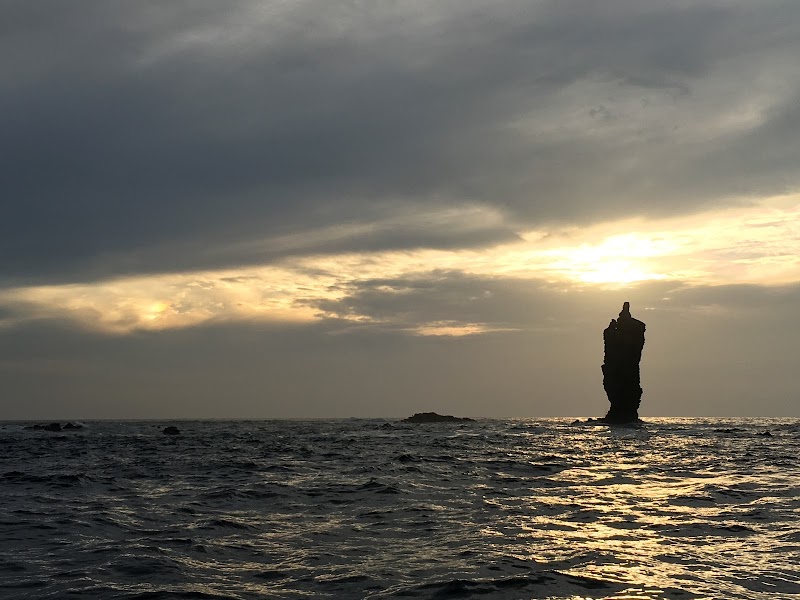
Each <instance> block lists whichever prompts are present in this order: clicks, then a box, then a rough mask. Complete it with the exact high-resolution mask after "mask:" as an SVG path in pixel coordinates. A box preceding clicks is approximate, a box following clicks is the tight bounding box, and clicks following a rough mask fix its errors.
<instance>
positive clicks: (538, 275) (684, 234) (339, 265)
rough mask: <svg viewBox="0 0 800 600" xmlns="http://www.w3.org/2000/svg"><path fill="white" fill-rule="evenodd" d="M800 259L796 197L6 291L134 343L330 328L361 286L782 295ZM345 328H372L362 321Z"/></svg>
mask: <svg viewBox="0 0 800 600" xmlns="http://www.w3.org/2000/svg"><path fill="white" fill-rule="evenodd" d="M437 218H441V215H439V216H438V217H437ZM799 256H800V200H799V199H798V197H796V196H791V197H779V198H773V199H769V200H765V201H762V202H757V203H751V204H746V205H742V206H739V207H737V208H729V209H725V210H718V211H712V212H707V213H702V214H697V215H692V216H686V217H681V218H673V219H665V220H650V221H647V220H643V219H637V220H624V221H618V222H609V223H604V224H600V225H596V226H593V227H589V228H582V229H578V228H568V229H563V230H554V231H541V230H537V231H529V232H525V233H523V234H522V235H521V238H520V241H518V242H515V243H508V244H503V245H498V246H495V247H491V248H485V249H480V250H451V251H446V250H413V251H384V252H371V253H345V254H329V255H315V256H307V257H302V258H294V259H287V260H284V261H282V262H280V263H278V264H274V265H269V266H259V267H247V268H242V269H226V270H217V271H202V272H194V273H177V274H175V273H172V274H158V275H146V276H145V275H142V276H136V277H128V278H117V279H111V280H107V281H101V282H97V283H89V284H70V285H49V286H33V287H20V288H16V289H10V290H6V291H4V292H3V293H2V297H1V299H2V301H3V302H4V303H7V304H13V305H15V306H21V307H24V310H22V311H21V314H23V315H26V317H27V318H30V317H48V316H50V317H53V316H55V317H60V318H68V319H72V320H75V321H77V322H79V323H81V324H82V325H84V326H85V327H87V328H92V329H100V330H104V331H108V332H113V333H126V332H131V331H135V330H157V329H170V328H181V327H190V326H193V325H197V324H200V323H204V322H208V321H232V320H262V321H278V322H303V321H311V320H314V319H317V318H321V316H322V313H320V311H319V310H318V309H316V308H314V306H315V305H317V304H318V303H319V302H320V301H323V300H338V299H341V298H343V297H345V296H346V295H347V294H348V293H349V292H350V290H351V287H352V286H353V285H355V284H357V283H358V282H363V281H367V280H373V279H381V278H391V279H394V280H402V279H404V278H413V277H416V276H419V275H420V274H424V273H431V272H436V271H439V272H461V273H464V274H466V275H474V276H480V277H482V278H486V277H497V278H513V279H538V280H545V281H549V282H551V283H557V284H560V285H563V286H567V287H570V286H605V287H609V286H612V287H613V286H631V285H636V284H637V283H640V282H645V281H653V280H666V281H676V282H680V283H681V284H688V285H692V284H695V285H724V284H734V283H755V284H767V285H770V284H775V285H777V284H784V283H789V282H793V281H798V280H800V258H798V257H799ZM387 293H388V292H387ZM15 318H19V317H15ZM347 318H350V319H352V320H354V321H359V320H360V321H364V322H367V321H369V319H367V318H365V317H362V316H360V315H351V316H349V317H347ZM488 330H491V329H490V328H488V327H487V326H485V325H483V324H480V323H460V322H446V323H444V322H420V323H419V324H418V325H417V326H416V327H415V331H416V333H418V334H420V335H467V334H474V333H482V332H485V331H488Z"/></svg>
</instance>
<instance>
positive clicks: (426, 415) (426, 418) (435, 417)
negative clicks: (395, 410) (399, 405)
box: [401, 412, 475, 423]
mask: <svg viewBox="0 0 800 600" xmlns="http://www.w3.org/2000/svg"><path fill="white" fill-rule="evenodd" d="M464 422H475V419H470V418H469V417H454V416H452V415H440V414H438V413H435V412H423V413H415V414H414V415H413V416H411V417H408V418H406V419H403V420H402V421H401V423H464Z"/></svg>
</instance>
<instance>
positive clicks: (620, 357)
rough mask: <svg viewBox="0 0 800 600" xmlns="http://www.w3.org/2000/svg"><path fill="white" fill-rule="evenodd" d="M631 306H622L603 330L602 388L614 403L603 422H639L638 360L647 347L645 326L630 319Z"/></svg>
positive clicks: (639, 389) (640, 393) (640, 390)
mask: <svg viewBox="0 0 800 600" xmlns="http://www.w3.org/2000/svg"><path fill="white" fill-rule="evenodd" d="M630 306H631V305H630V302H626V303H625V304H623V305H622V310H621V311H620V313H619V317H618V318H617V319H611V322H610V323H609V324H608V327H607V328H606V329H605V331H603V342H604V345H605V357H604V360H603V366H602V369H603V388H604V389H605V390H606V395H607V396H608V401H609V402H610V403H611V408H609V410H608V414H606V416H605V418H604V421H607V422H609V423H630V422H632V421H638V420H639V403H640V402H641V399H642V388H641V385H640V382H639V361H640V360H641V359H642V348H643V347H644V330H645V324H644V323H642V322H641V321H639V320H638V319H634V318H633V317H632V316H631V308H630Z"/></svg>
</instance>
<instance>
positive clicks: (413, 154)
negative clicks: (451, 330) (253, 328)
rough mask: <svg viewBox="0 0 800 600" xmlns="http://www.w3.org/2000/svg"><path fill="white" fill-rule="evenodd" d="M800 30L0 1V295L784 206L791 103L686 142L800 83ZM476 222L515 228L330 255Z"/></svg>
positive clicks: (412, 7) (315, 7)
mask: <svg viewBox="0 0 800 600" xmlns="http://www.w3.org/2000/svg"><path fill="white" fill-rule="evenodd" d="M798 23H800V5H797V4H796V3H781V2H766V3H759V4H758V7H754V6H753V5H751V4H748V3H741V4H739V3H736V2H707V3H701V4H698V3H686V2H679V1H675V2H664V3H641V2H634V1H632V0H626V1H610V2H603V3H596V2H590V1H588V0H585V1H574V0H567V1H563V0H561V1H558V2H513V1H511V2H501V3H492V4H491V5H484V4H483V3H472V2H441V3H436V4H435V5H433V6H431V5H430V4H429V3H416V2H408V3H403V4H401V5H399V6H398V5H397V4H395V3H388V2H373V3H365V4H363V5H354V4H352V3H342V2H328V1H324V2H322V1H320V2H317V1H309V2H296V3H292V4H291V5H289V6H288V7H287V6H286V5H283V4H272V3H262V2H195V1H192V2H172V3H168V4H164V3H161V2H147V1H140V2H112V1H104V2H88V1H87V2H81V3H77V4H76V3H71V4H68V3H55V2H53V3H31V2H27V1H24V0H21V1H18V2H6V3H4V5H3V18H2V28H3V31H2V36H0V66H2V69H3V73H4V76H3V82H2V95H0V140H2V141H0V160H1V161H2V165H3V184H2V185H3V198H4V200H3V204H4V206H3V218H2V220H0V256H2V270H1V273H2V274H1V275H0V276H2V277H3V278H5V279H6V280H7V281H9V282H13V281H16V282H19V281H24V280H30V281H43V280H51V281H55V280H60V281H64V280H76V279H89V278H96V277H105V276H108V275H113V274H121V273H131V272H152V271H169V270H183V269H193V268H207V267H214V266H221V265H239V264H246V263H257V262H263V261H268V260H272V259H274V258H275V257H277V256H281V255H285V254H287V253H303V252H308V251H310V250H311V251H318V250H319V249H320V248H321V249H322V250H323V251H340V250H343V249H345V250H360V249H368V250H369V249H376V248H381V247H392V248H403V247H406V248H413V247H420V246H424V247H448V248H450V247H457V246H459V245H460V246H476V245H477V246H480V245H484V244H488V243H494V242H496V241H499V240H502V239H508V238H509V236H511V235H513V233H512V231H513V230H514V229H517V228H521V227H524V226H527V225H531V224H539V223H542V222H548V221H561V222H564V221H583V222H586V221H588V220H594V219H599V218H606V217H613V216H619V215H622V214H630V213H639V214H667V213H669V212H673V211H685V210H693V209H696V208H698V207H700V206H701V205H704V204H706V203H709V202H718V201H719V200H720V197H723V196H725V195H726V194H731V193H740V192H742V191H751V192H752V191H757V192H759V193H773V192H777V191H783V190H786V189H793V188H795V187H796V185H797V183H798V181H797V180H798V175H797V173H796V169H794V165H796V162H797V161H796V158H797V152H798V150H797V149H796V144H792V139H793V135H792V132H794V131H796V129H797V118H796V109H795V108H793V107H794V106H796V103H793V100H794V98H795V94H796V93H797V90H796V89H795V88H796V86H793V85H792V84H791V82H790V81H789V82H788V83H786V84H785V85H783V86H782V87H781V86H777V87H776V86H771V85H767V83H769V82H764V90H763V94H762V95H765V96H767V98H766V99H765V100H764V102H766V103H767V105H768V109H769V110H768V112H767V114H765V115H764V116H763V119H762V120H761V121H759V122H758V123H757V124H755V125H753V126H752V127H749V128H745V129H742V130H739V131H736V132H734V133H733V134H731V133H729V132H721V133H720V134H719V135H712V134H709V135H706V136H704V137H703V139H702V140H699V141H698V140H696V139H691V136H690V137H689V138H683V137H681V136H682V135H683V133H684V132H685V130H686V128H687V127H688V128H689V129H691V128H692V127H693V126H694V125H695V124H698V125H700V126H702V125H703V123H704V122H705V121H706V120H707V118H710V117H712V116H713V115H714V114H716V112H718V111H723V112H724V111H725V110H731V109H735V108H736V106H737V104H736V102H741V103H742V104H746V102H745V101H746V100H747V93H748V92H753V93H755V92H758V91H759V89H760V88H759V85H760V84H761V83H762V82H760V81H758V80H755V82H754V85H753V89H752V90H744V91H743V90H742V89H739V90H738V91H737V93H736V94H734V95H733V96H734V98H733V100H730V99H729V96H730V94H728V93H727V88H728V87H730V86H738V87H739V88H741V85H740V84H741V81H742V80H743V79H744V78H752V77H753V76H754V75H756V74H758V73H760V72H762V70H763V69H762V68H761V67H762V65H763V66H765V67H766V66H767V65H769V68H770V69H771V72H773V73H774V79H780V77H781V75H782V73H784V72H786V73H791V69H792V66H791V65H792V64H793V60H794V58H793V57H795V56H796V55H797V51H798V47H797V46H798V44H800V42H798V41H797V40H798V39H800V36H798V35H797V33H798V32H797V28H798V25H797V24H798ZM770 81H773V79H770ZM578 84H580V85H586V89H585V92H580V91H579V92H574V90H573V92H570V90H571V89H572V87H571V86H575V85H578ZM701 88H702V90H701ZM701 91H702V93H700V92H701ZM582 93H585V94H588V95H587V96H586V97H582V96H581V94H582ZM564 94H566V95H567V96H569V97H570V98H572V101H573V102H574V101H575V94H577V96H578V98H579V101H578V102H577V103H576V104H574V105H569V102H567V105H568V106H567V108H566V109H565V108H564V107H563V106H562V105H563V104H564V103H565V96H564ZM570 94H572V95H570ZM775 94H778V97H777V98H774V97H773V95H775ZM695 97H697V98H699V99H700V100H698V105H697V106H695V105H694V104H692V102H693V101H694V99H695ZM630 101H635V102H636V103H638V104H637V106H640V107H642V108H641V110H638V111H632V109H630V106H629V104H628V103H629V102H630ZM654 101H657V102H655V104H653V102H654ZM734 101H735V102H734ZM659 103H660V104H659ZM715 103H718V105H717V104H715ZM648 107H649V108H648ZM653 107H655V108H653ZM663 108H670V109H671V110H669V111H666V113H665V114H662V112H661V109H663ZM565 110H566V112H564V111H565ZM770 111H771V112H770ZM634 113H635V114H634ZM673 120H674V121H677V122H673ZM571 121H575V122H574V123H573V124H572V125H570V122H571ZM526 123H527V124H528V125H525V124H526ZM526 126H530V129H526ZM570 127H572V128H570ZM676 131H677V133H676ZM764 148H769V149H770V152H769V153H767V154H766V155H765V154H764V153H763V149H764ZM769 156H773V157H775V158H776V160H769ZM745 173H746V174H747V175H745ZM464 204H468V205H469V206H488V207H491V208H492V209H494V210H497V211H499V212H500V213H501V214H502V215H504V218H505V221H506V223H505V225H498V224H497V223H493V224H491V225H489V226H487V227H486V228H485V229H486V230H485V231H480V230H478V231H476V230H475V228H469V229H468V230H466V231H464V232H458V231H455V232H454V231H453V229H452V228H451V227H448V226H447V225H442V226H441V227H440V228H438V229H435V230H434V229H429V230H428V231H425V232H424V234H420V233H419V232H414V231H409V230H407V229H406V230H404V229H403V228H402V227H398V228H397V229H396V230H394V231H387V230H386V228H383V229H380V227H379V229H380V231H381V234H380V235H375V233H374V232H367V231H366V230H364V232H361V233H356V234H354V235H353V236H352V237H351V238H350V239H348V240H346V241H342V242H338V243H335V244H329V245H326V244H325V243H323V244H321V246H320V245H319V244H317V243H315V242H314V239H313V238H314V235H315V231H316V230H317V229H319V228H322V229H324V228H326V227H329V226H331V225H337V224H341V223H344V224H353V223H356V224H371V223H381V219H384V218H387V217H388V218H389V220H390V221H391V218H390V217H391V215H392V214H393V211H401V212H405V213H408V212H419V213H424V212H425V211H428V210H440V209H442V208H447V207H453V206H456V207H457V206H462V205H464ZM295 231H303V232H307V235H308V238H309V242H308V244H305V245H303V244H301V245H299V246H295V247H293V248H290V249H283V250H281V249H277V250H276V249H272V250H270V251H265V250H264V248H263V247H261V246H260V245H259V243H258V242H260V241H261V240H263V239H265V238H266V239H269V238H270V237H272V236H279V235H284V234H286V233H287V232H295ZM461 234H463V235H461Z"/></svg>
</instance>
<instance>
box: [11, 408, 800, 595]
mask: <svg viewBox="0 0 800 600" xmlns="http://www.w3.org/2000/svg"><path fill="white" fill-rule="evenodd" d="M177 425H178V426H179V428H180V429H181V431H182V432H183V434H182V435H181V436H179V437H177V438H170V437H168V436H164V435H162V434H161V429H162V428H163V426H164V424H163V423H146V422H144V423H131V422H126V423H113V422H98V423H89V424H87V427H86V428H85V429H83V430H80V431H76V432H70V433H69V434H67V435H64V434H60V435H59V434H50V433H49V432H40V431H28V430H23V429H22V428H21V426H20V425H18V424H5V425H3V426H0V451H2V452H3V453H4V454H5V455H6V456H7V457H8V458H7V459H5V460H4V462H3V466H2V469H0V483H2V485H0V524H2V528H0V595H2V594H5V593H6V592H8V594H10V596H9V597H14V598H46V597H60V596H62V595H64V594H67V593H76V594H79V595H80V597H82V598H95V597H96V598H137V597H139V598H141V597H148V598H150V597H152V598H176V597H201V598H202V597H215V598H216V597H224V598H237V599H245V598H264V597H267V598H304V597H315V598H317V597H320V598H384V597H419V598H429V597H430V598H433V597H449V598H466V597H472V596H481V597H487V598H554V599H578V598H580V599H584V598H592V599H596V598H608V599H615V600H622V599H624V598H627V599H633V598H636V599H638V600H644V599H648V600H654V599H656V598H675V599H679V598H723V597H724V598H747V599H755V598H763V597H764V594H769V597H770V598H790V597H796V594H799V593H800V577H799V576H798V574H797V571H796V564H797V560H798V552H797V547H798V543H799V542H800V518H799V516H800V498H798V496H800V493H799V492H800V487H798V486H800V483H798V482H800V478H798V475H800V469H799V468H798V459H797V458H796V452H795V448H796V446H797V442H798V437H800V424H798V422H796V421H793V420H776V419H771V420H766V419H762V420H753V419H751V420H742V419H739V420H733V419H728V420H721V419H705V420H703V419H695V420H689V419H651V420H649V422H648V423H647V424H646V425H645V426H644V427H639V428H614V429H609V428H608V427H605V426H571V425H570V423H569V421H567V420H559V419H552V420H487V421H480V422H478V423H474V424H463V425H457V426H453V425H423V426H410V425H404V424H396V423H395V424H392V425H390V426H385V425H384V424H383V421H374V420H346V421H249V422H183V423H177ZM142 594H145V595H146V596H142Z"/></svg>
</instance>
